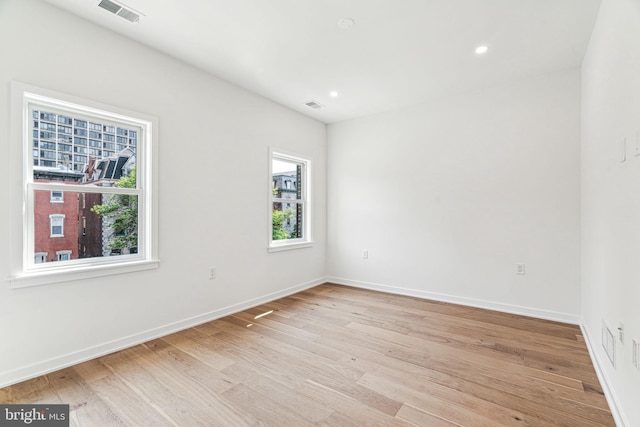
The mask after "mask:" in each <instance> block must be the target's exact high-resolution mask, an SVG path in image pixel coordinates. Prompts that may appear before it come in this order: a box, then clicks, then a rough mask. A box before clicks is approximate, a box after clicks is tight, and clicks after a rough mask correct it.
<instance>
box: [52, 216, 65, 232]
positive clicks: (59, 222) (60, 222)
mask: <svg viewBox="0 0 640 427" xmlns="http://www.w3.org/2000/svg"><path fill="white" fill-rule="evenodd" d="M49 224H50V225H51V227H50V228H51V237H64V215H49Z"/></svg>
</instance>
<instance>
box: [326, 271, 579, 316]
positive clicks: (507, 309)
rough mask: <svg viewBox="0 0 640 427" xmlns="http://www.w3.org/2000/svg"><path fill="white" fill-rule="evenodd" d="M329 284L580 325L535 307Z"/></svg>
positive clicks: (332, 280) (342, 281) (371, 285)
mask: <svg viewBox="0 0 640 427" xmlns="http://www.w3.org/2000/svg"><path fill="white" fill-rule="evenodd" d="M327 281H328V282H329V283H335V284H337V285H345V286H353V287H355V288H362V289H369V290H372V291H381V292H387V293H391V294H397V295H406V296H411V297H418V298H424V299H430V300H434V301H442V302H449V303H453V304H460V305H465V306H468V307H476V308H484V309H487V310H495V311H501V312H503V313H511V314H518V315H521V316H529V317H535V318H538V319H544V320H553V321H556V322H563V323H570V324H572V325H579V324H580V317H579V316H578V315H576V314H570V313H562V312H558V311H550V310H541V309H538V308H533V307H524V306H519V305H513V304H503V303H499V302H492V301H485V300H479V299H474V298H465V297H458V296H454V295H447V294H441V293H437V292H428V291H422V290H419V289H411V288H401V287H397V286H390V285H384V284H379V283H371V282H362V281H359V280H350V279H344V278H341V277H327Z"/></svg>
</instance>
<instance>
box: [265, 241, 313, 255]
mask: <svg viewBox="0 0 640 427" xmlns="http://www.w3.org/2000/svg"><path fill="white" fill-rule="evenodd" d="M296 240H297V239H296ZM279 242H284V243H281V244H280V243H279ZM314 243H315V242H314V241H313V240H311V241H307V240H304V241H301V242H297V241H296V242H294V241H291V240H278V241H276V242H273V243H272V244H271V245H270V246H269V248H267V250H268V251H269V252H282V251H290V250H292V249H302V248H311V247H313V245H314Z"/></svg>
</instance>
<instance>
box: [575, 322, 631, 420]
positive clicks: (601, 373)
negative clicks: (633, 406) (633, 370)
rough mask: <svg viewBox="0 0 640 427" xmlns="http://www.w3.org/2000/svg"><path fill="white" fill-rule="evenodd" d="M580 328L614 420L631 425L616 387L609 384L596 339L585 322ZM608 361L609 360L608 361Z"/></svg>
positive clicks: (581, 323)
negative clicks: (592, 337) (593, 338)
mask: <svg viewBox="0 0 640 427" xmlns="http://www.w3.org/2000/svg"><path fill="white" fill-rule="evenodd" d="M580 329H581V330H582V336H583V337H584V342H585V344H586V346H587V350H588V351H589V356H591V361H592V363H593V367H594V369H595V371H596V376H597V377H598V381H600V385H601V386H602V391H603V392H604V397H605V398H606V399H607V403H608V404H609V409H610V410H611V415H613V420H614V421H615V423H616V426H618V427H626V426H629V425H630V424H629V423H628V422H627V421H626V417H625V415H624V412H622V407H621V406H620V405H618V402H619V399H618V397H617V395H616V393H615V389H614V388H613V387H610V386H609V384H610V381H609V379H608V377H607V374H606V371H605V370H604V369H602V364H601V363H600V359H599V358H598V354H599V353H598V351H596V349H597V348H596V347H595V346H594V343H595V341H593V340H592V339H591V335H590V334H589V329H588V328H587V327H586V326H585V325H584V322H580ZM607 363H609V362H608V361H607Z"/></svg>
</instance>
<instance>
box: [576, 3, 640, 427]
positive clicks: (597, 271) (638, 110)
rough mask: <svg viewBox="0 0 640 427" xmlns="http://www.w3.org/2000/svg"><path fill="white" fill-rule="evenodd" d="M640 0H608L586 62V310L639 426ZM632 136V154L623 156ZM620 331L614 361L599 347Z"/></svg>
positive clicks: (600, 357)
mask: <svg viewBox="0 0 640 427" xmlns="http://www.w3.org/2000/svg"><path fill="white" fill-rule="evenodd" d="M639 23H640V3H639V2H638V1H637V0H604V1H603V2H602V5H601V7H600V12H599V15H598V20H597V22H596V26H595V28H594V31H593V35H592V37H591V42H590V44H589V48H588V50H587V54H586V55H585V59H584V61H583V66H582V220H583V227H582V282H583V285H582V315H583V319H584V325H585V328H586V330H587V332H588V335H589V337H590V339H591V342H592V344H593V349H594V350H595V355H596V359H597V362H598V364H599V365H600V367H601V368H602V369H603V370H604V373H605V376H606V377H607V382H608V383H609V384H610V386H611V387H612V394H614V395H615V396H616V401H617V402H618V404H619V408H618V409H619V410H620V412H621V413H622V414H623V416H624V417H626V422H625V424H626V425H627V426H638V425H640V405H638V403H639V402H640V371H639V370H636V369H635V368H633V367H632V364H631V339H633V338H635V339H636V340H640V268H638V267H639V266H640V157H636V156H635V154H636V146H637V145H638V144H640V133H639V132H640V25H639ZM624 138H626V140H627V150H626V156H627V160H626V161H625V162H623V163H622V162H621V151H622V150H621V141H622V140H623V139H624ZM603 321H604V322H605V323H606V324H607V325H608V327H609V328H611V329H612V330H613V331H614V332H615V329H616V328H617V327H618V325H619V323H620V322H623V324H624V325H625V335H626V339H625V341H624V344H622V343H620V342H618V343H617V349H616V350H617V351H616V353H617V354H616V367H615V368H614V367H613V366H612V365H611V363H610V362H609V360H608V358H607V356H605V354H604V351H603V350H602V346H601V338H600V333H601V325H602V322H603Z"/></svg>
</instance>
